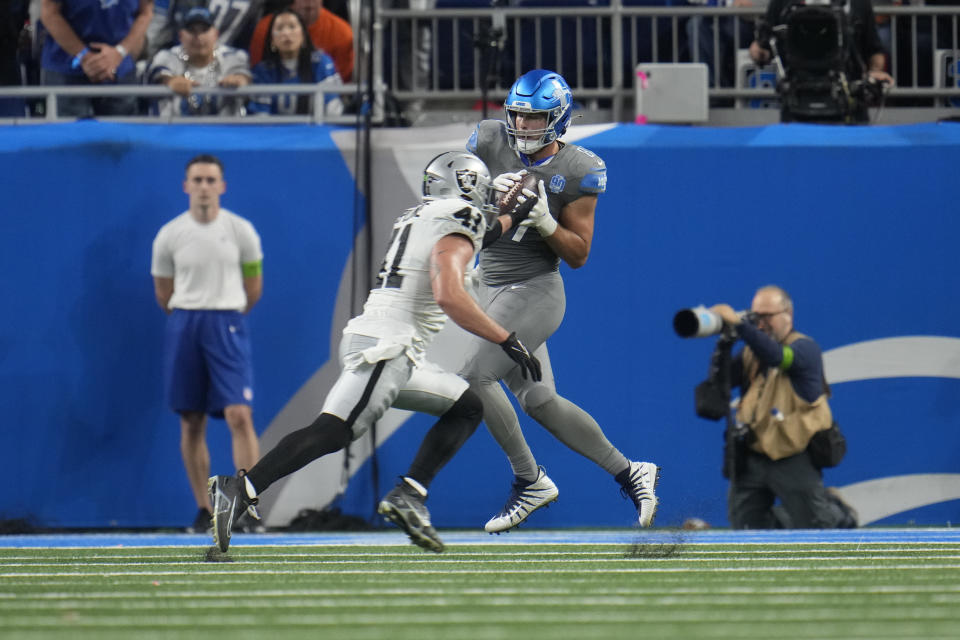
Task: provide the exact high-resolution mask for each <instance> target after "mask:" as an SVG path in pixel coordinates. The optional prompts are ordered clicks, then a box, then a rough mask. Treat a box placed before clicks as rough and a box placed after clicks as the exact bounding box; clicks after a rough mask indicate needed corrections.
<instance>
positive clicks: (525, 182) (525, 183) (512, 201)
mask: <svg viewBox="0 0 960 640" xmlns="http://www.w3.org/2000/svg"><path fill="white" fill-rule="evenodd" d="M539 181H540V179H539V178H537V176H535V175H533V174H532V173H525V174H523V177H522V178H521V179H520V181H519V182H515V183H513V188H511V189H510V190H509V191H507V192H506V193H503V192H498V193H499V194H500V199H499V201H498V202H497V208H498V209H499V210H500V215H504V214H508V213H510V212H511V211H513V208H514V207H515V206H517V198H518V197H520V192H521V191H523V190H524V189H530V191H533V192H534V193H536V192H537V183H538V182H539Z"/></svg>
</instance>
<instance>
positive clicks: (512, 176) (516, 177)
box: [491, 169, 527, 193]
mask: <svg viewBox="0 0 960 640" xmlns="http://www.w3.org/2000/svg"><path fill="white" fill-rule="evenodd" d="M526 173H527V170H526V169H521V170H520V173H511V172H509V171H508V172H506V173H501V174H500V175H498V176H497V177H496V178H494V179H493V182H492V183H491V186H492V187H493V188H494V190H496V191H499V192H501V193H506V192H507V191H510V189H512V188H513V185H514V183H516V182H520V180H521V179H522V178H523V176H524V174H526Z"/></svg>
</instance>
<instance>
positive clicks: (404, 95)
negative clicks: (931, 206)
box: [378, 0, 960, 121]
mask: <svg viewBox="0 0 960 640" xmlns="http://www.w3.org/2000/svg"><path fill="white" fill-rule="evenodd" d="M875 11H876V14H877V16H878V22H879V21H883V25H886V26H885V27H884V29H883V30H884V31H886V32H889V34H891V35H890V36H889V37H888V43H887V46H888V48H889V50H890V53H891V56H890V70H891V75H893V76H894V78H895V79H897V78H898V75H899V76H902V77H904V78H906V79H907V81H906V82H898V86H896V87H894V88H892V89H891V90H890V91H889V92H888V99H891V100H893V99H901V98H924V99H934V98H938V99H945V98H954V99H958V98H960V88H957V81H958V74H957V73H956V71H957V60H958V56H957V52H958V48H960V47H958V42H957V22H958V19H960V7H919V6H906V7H894V6H889V7H886V6H884V7H876V8H875ZM762 13H763V11H762V10H760V9H757V8H734V7H694V6H690V7H633V6H624V5H623V4H622V0H611V4H610V6H606V7H575V8H570V7H538V8H496V9H491V8H476V9H474V8H456V9H442V8H438V9H435V10H432V11H429V12H426V11H412V10H401V9H384V10H382V11H381V12H380V13H379V16H378V20H379V22H381V23H382V25H383V27H382V28H383V31H384V34H385V35H384V38H383V46H384V59H385V61H386V63H385V66H386V69H387V74H386V76H385V77H384V79H385V81H386V82H387V84H388V85H389V86H390V87H391V90H392V93H393V95H394V96H395V97H396V98H397V99H398V100H400V101H402V102H409V101H423V102H424V103H425V105H427V108H429V105H430V104H444V103H446V104H450V103H451V101H460V102H461V103H462V102H463V101H475V100H478V99H482V98H483V94H484V88H486V89H487V91H488V92H489V95H491V96H494V97H495V99H496V100H497V101H499V100H501V99H502V97H503V96H504V95H505V94H506V92H507V90H508V88H509V86H510V84H511V83H512V81H513V80H514V79H515V78H516V77H517V76H519V75H520V74H522V73H523V72H525V71H527V70H529V69H532V68H538V67H546V68H550V69H553V70H555V71H557V72H559V73H561V74H562V75H563V76H564V77H565V78H566V79H567V81H568V82H569V84H570V86H571V88H572V89H573V93H574V97H575V98H576V99H577V100H579V101H584V102H587V103H590V104H592V105H596V104H597V103H598V102H599V101H609V106H610V109H611V115H612V119H614V120H616V121H625V120H632V114H631V113H628V112H627V110H626V105H628V104H629V103H631V102H632V99H633V91H634V90H633V76H634V74H633V70H634V69H635V68H636V67H637V65H638V64H640V63H642V62H691V61H697V60H698V57H699V56H698V55H697V52H696V50H693V51H691V48H690V47H689V46H688V45H689V39H690V38H689V36H688V34H687V33H686V27H687V22H688V20H690V19H691V18H693V17H695V16H700V17H701V18H702V23H701V28H712V29H713V30H714V31H716V30H718V28H719V27H720V25H721V23H722V22H723V21H732V22H733V34H732V36H733V40H734V42H737V41H738V40H740V38H741V37H742V35H743V34H742V32H741V30H742V29H749V35H750V36H751V39H752V29H753V27H752V26H751V24H750V23H751V22H752V21H753V20H755V19H756V18H757V17H758V16H760V15H762ZM934 22H935V23H936V24H934ZM883 25H882V26H883ZM945 25H949V26H947V28H949V29H950V30H951V31H950V33H952V36H953V37H952V38H951V39H950V42H947V41H945V39H944V38H943V37H942V36H941V37H939V38H938V35H939V33H938V32H939V31H944V30H945V29H944V26H945ZM498 32H499V33H498ZM928 32H929V33H930V37H929V38H928V37H926V36H927V34H928ZM427 34H428V35H427ZM404 35H406V36H407V37H406V38H404V37H402V36H404ZM696 35H697V34H696V33H695V34H694V37H696ZM425 36H426V38H427V39H428V40H429V41H430V43H431V45H432V46H430V47H424V46H423V44H424V43H423V39H424V37H425ZM905 39H906V40H907V42H906V44H904V40H905ZM938 40H939V41H938ZM931 45H932V46H931ZM425 50H426V51H427V53H428V54H429V60H430V64H429V67H428V68H427V69H426V70H423V69H418V68H417V67H416V65H417V64H418V62H419V60H420V59H422V58H423V54H424V51H425ZM738 50H742V47H728V48H723V47H721V46H720V41H719V39H714V48H713V51H712V52H710V53H712V54H713V56H712V57H713V60H715V61H717V64H715V65H714V66H713V68H712V70H711V79H712V82H711V87H710V89H709V95H710V97H711V98H714V99H717V98H731V99H733V98H737V99H741V101H740V102H739V103H738V104H739V105H741V106H742V105H743V104H744V99H771V98H774V97H775V92H774V90H773V89H772V88H762V89H751V88H749V87H745V86H743V85H742V83H738V82H737V81H736V79H735V78H734V79H731V78H726V77H724V74H722V73H721V71H720V70H721V68H723V67H725V66H727V67H729V68H736V67H737V54H738ZM418 55H419V58H418ZM485 55H486V56H487V57H486V58H485V57H484V56H485ZM491 57H492V58H494V61H493V65H492V66H493V67H494V68H493V70H492V72H491V73H487V72H486V71H488V66H489V64H490V58H491ZM740 57H741V65H742V54H741V56H740ZM747 64H750V63H749V62H748V63H747ZM951 64H952V67H951ZM923 69H927V70H928V71H929V76H930V77H931V78H932V81H930V82H929V83H925V82H924V80H925V79H926V77H925V75H924V74H923V73H920V71H921V70H923ZM938 70H939V71H940V72H941V75H940V76H936V77H934V76H933V74H934V73H935V72H937V71H938ZM906 71H912V74H910V75H907V74H906V73H905V72H906ZM948 77H949V79H950V80H951V82H952V84H948V83H947V79H948ZM405 78H407V79H410V78H412V79H413V81H412V82H411V81H409V80H408V81H407V82H404V79H405ZM484 80H488V81H489V82H488V84H487V86H486V87H484V86H483V84H484Z"/></svg>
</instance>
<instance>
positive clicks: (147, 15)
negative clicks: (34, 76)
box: [41, 0, 153, 117]
mask: <svg viewBox="0 0 960 640" xmlns="http://www.w3.org/2000/svg"><path fill="white" fill-rule="evenodd" d="M152 16H153V0H115V1H114V2H102V0H43V5H42V9H41V20H42V21H43V25H44V27H45V28H46V30H47V37H46V40H45V41H44V45H43V62H42V67H43V68H42V71H41V82H42V83H43V84H45V85H92V84H93V85H99V84H136V82H137V77H136V69H135V64H134V61H135V60H136V59H137V56H139V55H140V51H141V50H142V49H143V44H144V34H146V31H147V26H148V25H149V24H150V19H151V18H152ZM136 110H137V98H136V97H135V96H123V97H110V98H87V97H71V98H59V99H58V101H57V111H58V113H59V115H61V116H76V117H89V116H94V115H130V114H134V113H135V112H136Z"/></svg>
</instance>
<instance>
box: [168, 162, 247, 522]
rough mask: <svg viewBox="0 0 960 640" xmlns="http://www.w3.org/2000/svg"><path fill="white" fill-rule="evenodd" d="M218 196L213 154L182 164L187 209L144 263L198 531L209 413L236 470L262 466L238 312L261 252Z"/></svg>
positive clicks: (204, 517)
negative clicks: (226, 440) (224, 430)
mask: <svg viewBox="0 0 960 640" xmlns="http://www.w3.org/2000/svg"><path fill="white" fill-rule="evenodd" d="M226 189H227V184H226V182H225V181H224V179H223V164H222V163H221V162H220V160H219V159H218V158H217V157H216V156H212V155H199V156H196V157H194V158H193V159H191V160H190V162H189V163H187V169H186V176H185V177H184V181H183V191H184V192H185V193H186V194H187V196H188V197H189V200H190V207H189V209H188V210H187V211H185V212H183V213H182V214H180V215H179V216H177V217H176V218H174V219H173V220H171V221H170V222H168V223H167V224H165V225H164V226H163V227H161V229H160V231H159V232H158V233H157V236H156V238H155V239H154V241H153V253H152V257H151V266H150V274H151V275H152V276H153V283H154V293H155V295H156V298H157V304H159V305H160V308H161V309H163V311H164V313H167V314H168V319H167V328H166V335H165V353H164V359H163V371H164V384H165V388H166V400H167V402H168V404H169V406H170V408H171V409H173V411H175V412H177V413H178V414H179V416H180V453H181V455H182V456H183V464H184V466H185V467H186V471H187V478H188V479H189V481H190V487H191V489H192V490H193V496H194V498H195V499H196V501H197V506H198V508H199V509H198V511H197V516H196V519H195V520H194V524H193V529H194V530H195V532H197V533H202V532H205V531H206V530H207V529H208V528H209V526H210V521H211V510H210V508H211V506H212V505H211V504H210V500H209V497H208V495H207V476H209V475H210V452H209V451H208V449H207V440H206V429H207V414H210V415H212V416H215V417H219V418H223V419H224V420H226V422H227V426H228V427H229V429H230V435H231V437H232V439H233V462H234V464H235V465H236V467H237V468H238V469H249V468H251V467H253V465H254V464H256V462H257V460H259V459H260V445H259V443H258V441H257V433H256V431H255V430H254V428H253V410H252V409H251V405H252V402H253V364H252V361H251V358H250V338H249V334H248V333H247V330H246V318H245V316H244V314H246V313H248V312H249V311H250V309H252V308H253V306H254V305H255V304H256V303H257V302H258V301H259V300H260V296H261V294H262V292H263V250H262V248H261V245H260V236H259V235H258V234H257V231H256V229H254V227H253V225H252V224H251V223H250V222H249V221H248V220H246V219H244V218H241V217H240V216H238V215H236V214H235V213H233V212H231V211H228V210H227V209H222V208H221V207H220V197H221V196H222V195H223V194H224V192H225V191H226Z"/></svg>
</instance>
